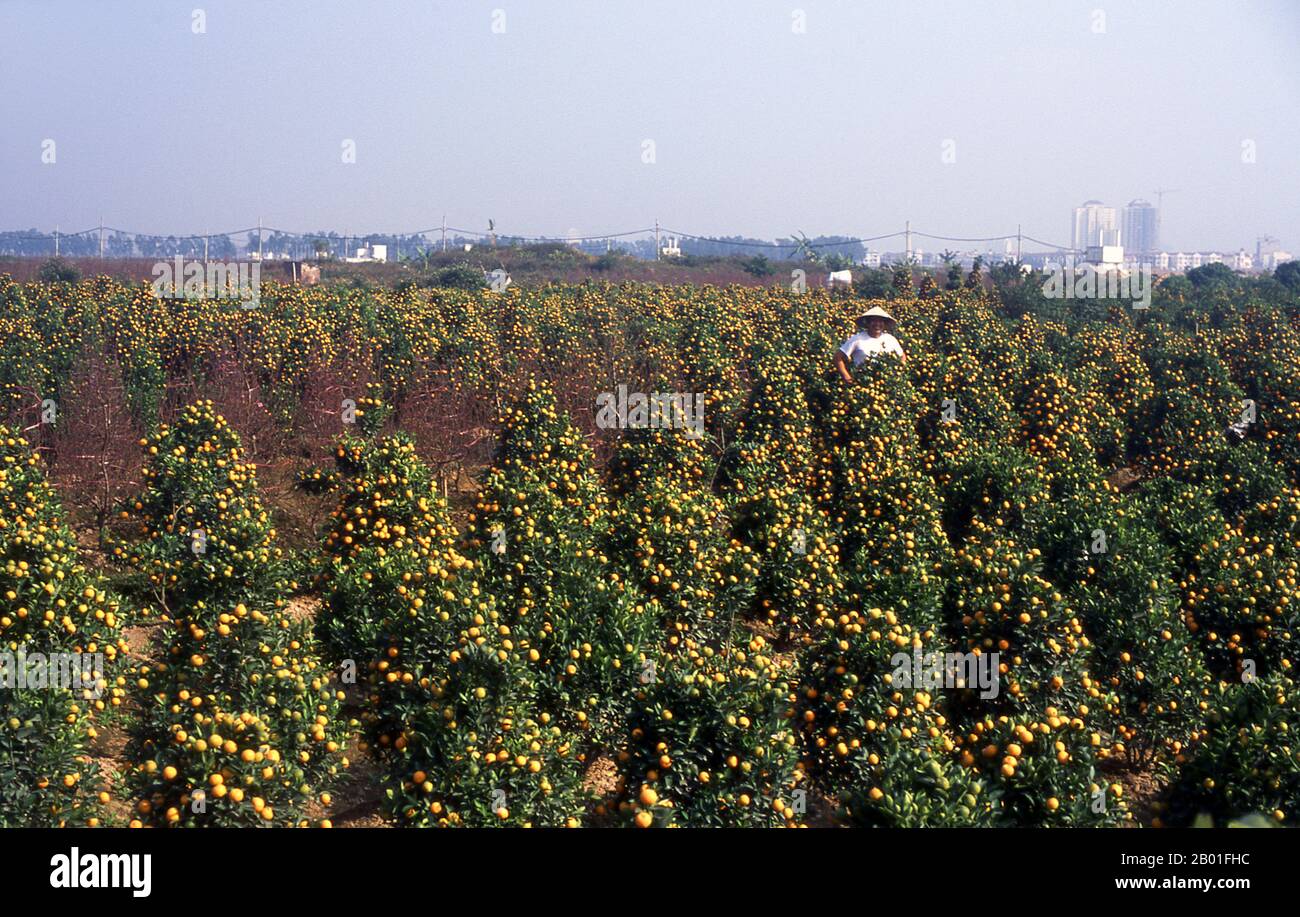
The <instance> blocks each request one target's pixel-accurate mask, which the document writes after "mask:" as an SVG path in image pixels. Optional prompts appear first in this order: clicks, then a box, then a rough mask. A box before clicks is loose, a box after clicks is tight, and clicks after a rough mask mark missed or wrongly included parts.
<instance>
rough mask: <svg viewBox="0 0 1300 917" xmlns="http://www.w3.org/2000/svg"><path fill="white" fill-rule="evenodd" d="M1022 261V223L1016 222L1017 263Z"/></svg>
mask: <svg viewBox="0 0 1300 917" xmlns="http://www.w3.org/2000/svg"><path fill="white" fill-rule="evenodd" d="M1019 263H1020V224H1019V223H1017V224H1016V264H1019Z"/></svg>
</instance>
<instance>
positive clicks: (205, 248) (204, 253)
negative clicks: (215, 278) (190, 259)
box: [203, 235, 208, 267]
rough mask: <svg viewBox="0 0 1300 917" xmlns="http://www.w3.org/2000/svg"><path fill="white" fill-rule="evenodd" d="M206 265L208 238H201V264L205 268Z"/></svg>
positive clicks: (205, 236)
mask: <svg viewBox="0 0 1300 917" xmlns="http://www.w3.org/2000/svg"><path fill="white" fill-rule="evenodd" d="M207 263H208V237H207V235H204V236H203V264H204V266H205V267H206V266H207Z"/></svg>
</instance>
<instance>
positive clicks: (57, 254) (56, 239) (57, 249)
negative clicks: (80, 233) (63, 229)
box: [54, 223, 59, 258]
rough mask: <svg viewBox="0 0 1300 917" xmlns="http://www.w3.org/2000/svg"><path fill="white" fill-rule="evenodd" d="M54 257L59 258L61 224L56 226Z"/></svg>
mask: <svg viewBox="0 0 1300 917" xmlns="http://www.w3.org/2000/svg"><path fill="white" fill-rule="evenodd" d="M54 257H56V258H57V257H59V224H58V223H55V224H54Z"/></svg>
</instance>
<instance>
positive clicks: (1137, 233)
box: [1123, 198, 1160, 255]
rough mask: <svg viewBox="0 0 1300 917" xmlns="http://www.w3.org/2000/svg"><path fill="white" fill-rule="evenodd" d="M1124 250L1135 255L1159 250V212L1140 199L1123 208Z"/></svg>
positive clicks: (1148, 202)
mask: <svg viewBox="0 0 1300 917" xmlns="http://www.w3.org/2000/svg"><path fill="white" fill-rule="evenodd" d="M1123 226H1124V249H1125V251H1129V252H1132V253H1134V254H1136V255H1149V254H1151V253H1152V252H1157V251H1159V250H1160V211H1159V210H1157V209H1156V208H1155V206H1154V205H1152V203H1151V202H1150V201H1144V200H1142V199H1141V198H1138V199H1137V200H1132V201H1129V202H1128V206H1127V207H1125V208H1124V223H1123Z"/></svg>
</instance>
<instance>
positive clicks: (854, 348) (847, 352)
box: [835, 306, 907, 382]
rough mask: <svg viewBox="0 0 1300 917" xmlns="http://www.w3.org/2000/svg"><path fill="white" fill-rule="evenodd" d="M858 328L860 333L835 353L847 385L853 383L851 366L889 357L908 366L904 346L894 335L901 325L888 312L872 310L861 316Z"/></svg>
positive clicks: (837, 367)
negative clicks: (885, 356) (881, 357)
mask: <svg viewBox="0 0 1300 917" xmlns="http://www.w3.org/2000/svg"><path fill="white" fill-rule="evenodd" d="M855 325H856V326H857V332H856V333H854V335H853V336H852V337H850V338H849V339H848V340H847V341H845V342H844V343H843V344H842V345H840V349H839V350H837V351H836V352H835V368H836V369H837V370H839V373H840V376H841V377H842V378H843V379H844V381H845V382H852V381H853V373H852V372H851V371H850V369H849V364H850V362H852V364H853V366H861V365H862V363H863V362H864V361H866V360H869V359H872V360H874V359H875V358H877V357H880V356H884V355H885V354H889V355H891V356H897V357H898V358H899V359H900V360H902V361H903V362H904V363H906V362H907V354H905V353H904V352H903V345H902V344H900V343H898V338H896V337H894V334H893V332H894V330H895V329H896V328H897V326H898V323H897V322H895V321H894V317H893V316H892V315H890V314H889V313H888V312H886V311H885V310H884V309H882V308H880V307H879V306H872V307H871V308H870V309H868V310H867V311H866V312H864V313H862V314H861V315H859V316H858V318H857V321H856V322H855Z"/></svg>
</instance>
